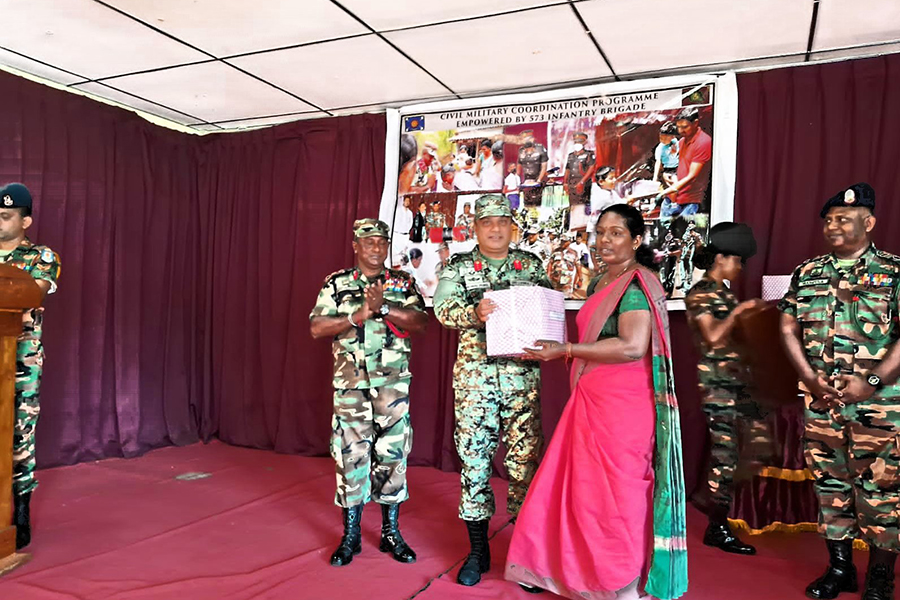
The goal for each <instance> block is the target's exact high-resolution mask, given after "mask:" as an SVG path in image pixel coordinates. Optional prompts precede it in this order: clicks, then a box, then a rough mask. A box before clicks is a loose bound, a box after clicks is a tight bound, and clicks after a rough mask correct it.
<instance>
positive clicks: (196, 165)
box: [0, 56, 900, 526]
mask: <svg viewBox="0 0 900 600" xmlns="http://www.w3.org/2000/svg"><path fill="white" fill-rule="evenodd" d="M898 70H900V57H896V56H893V57H883V58H875V59H867V60H863V61H854V62H846V63H836V64H830V65H816V66H810V67H804V68H797V69H785V70H775V71H768V72H762V73H752V74H743V75H740V76H739V77H738V87H739V95H740V123H739V140H738V172H737V194H736V206H735V210H736V218H737V219H738V220H741V221H746V222H748V223H749V224H750V225H751V226H753V228H754V231H755V232H756V235H757V238H758V240H759V245H760V254H759V255H758V256H757V257H756V258H755V259H753V260H752V261H751V262H750V263H749V266H748V269H747V272H746V274H745V277H744V279H743V282H742V284H741V285H740V286H739V290H738V291H739V294H740V295H741V296H742V297H750V296H752V295H756V294H758V293H759V284H760V278H761V276H762V275H763V274H787V273H789V272H790V271H791V269H792V268H793V267H794V266H795V265H796V264H798V263H799V262H801V261H802V260H804V259H806V258H808V257H810V256H813V255H815V254H818V253H820V252H821V251H822V249H823V244H822V242H821V241H820V240H821V232H820V229H821V221H820V220H819V217H818V211H819V208H820V207H821V204H822V203H823V202H824V200H825V199H826V198H827V197H828V196H830V195H831V194H833V193H835V192H837V191H839V190H841V189H842V188H844V187H846V186H848V185H850V184H852V183H855V182H856V181H860V180H866V181H869V182H870V183H871V184H872V185H874V186H875V189H876V191H877V192H878V197H879V205H878V210H877V214H878V226H877V228H876V236H875V237H876V241H878V243H879V244H880V245H881V246H882V247H883V248H884V249H886V250H889V251H900V248H898V247H896V243H895V242H894V241H893V240H895V239H896V234H897V233H900V218H898V217H900V214H898V211H900V209H898V207H897V206H896V203H894V202H893V201H892V193H893V190H895V189H897V188H898V184H900V181H898V178H900V169H897V168H896V167H895V166H894V164H893V163H894V162H895V158H894V152H893V149H894V148H893V144H892V142H893V141H894V139H895V138H896V136H895V135H892V134H894V133H895V132H900V116H898V114H897V111H896V108H895V107H896V106H900V72H898ZM0 97H2V98H3V99H4V104H3V109H4V110H3V111H2V113H0V181H11V180H19V181H23V182H24V183H26V184H27V185H28V186H29V187H30V188H31V189H32V190H33V191H34V193H35V196H36V198H37V207H36V211H35V225H34V227H33V230H32V237H33V238H34V239H35V240H37V241H39V242H41V243H45V244H48V245H50V246H52V247H53V248H54V249H56V250H57V251H58V252H59V253H60V254H61V256H62V264H63V270H62V278H61V281H60V290H59V292H58V293H57V294H55V295H54V296H51V297H50V298H49V299H48V301H47V304H46V306H47V313H46V333H45V345H46V348H47V354H48V357H47V363H46V369H45V378H44V383H43V390H42V407H43V414H42V418H41V422H40V426H39V430H38V460H39V464H40V465H41V466H44V467H46V466H52V465H56V464H65V463H73V462H78V461H83V460H90V459H96V458H102V457H106V456H123V455H124V456H134V455H137V454H140V453H141V452H144V451H146V450H147V449H149V448H153V447H157V446H163V445H168V444H187V443H191V442H193V441H195V440H197V439H210V438H212V437H219V438H220V439H222V440H223V441H226V442H229V443H232V444H238V445H246V446H252V447H258V448H267V449H274V450H276V451H279V452H296V453H303V454H319V455H324V454H326V453H327V448H328V445H327V442H328V437H329V433H330V424H329V421H330V415H331V387H330V379H331V356H330V351H329V343H328V342H327V341H313V340H311V339H310V338H309V328H308V320H307V315H308V313H309V310H310V309H311V307H312V305H313V303H314V301H315V296H316V292H317V290H318V289H319V286H320V285H321V283H322V281H323V279H324V278H325V276H326V275H327V274H328V273H330V272H332V271H335V270H338V269H341V268H345V267H347V266H350V265H351V264H352V262H353V255H352V250H351V247H350V225H351V223H352V221H353V220H354V219H355V218H359V217H363V216H372V215H375V214H377V212H378V204H379V201H380V195H381V186H382V181H383V175H384V174H383V158H384V157H383V152H384V150H383V148H384V138H385V120H384V117H383V116H372V115H360V116H355V117H345V118H339V119H323V120H313V121H307V122H299V123H293V124H287V125H282V126H278V127H275V128H270V129H265V130H258V131H252V132H245V133H237V134H220V135H214V136H206V137H196V136H189V135H185V134H179V133H175V132H171V131H167V130H164V129H160V128H158V127H156V126H153V125H151V124H149V123H147V122H145V121H143V120H142V119H140V118H139V117H137V116H135V115H133V114H131V113H129V112H127V111H122V110H118V109H115V108H111V107H108V106H105V105H102V104H98V103H95V102H93V101H90V100H87V99H84V98H80V97H77V96H73V95H70V94H67V93H64V92H60V91H57V90H52V89H49V88H46V87H44V86H40V85H38V84H35V83H32V82H29V81H26V80H23V79H20V78H16V77H13V76H10V75H7V74H4V73H0ZM571 317H572V315H570V328H571V326H572V323H571ZM672 337H673V348H674V354H675V369H676V386H677V391H678V395H679V400H680V403H681V415H682V427H683V437H684V450H685V469H686V479H687V483H688V488H689V489H693V488H694V487H695V486H696V484H697V483H698V482H702V473H703V461H704V456H705V445H706V429H705V423H704V419H703V415H702V412H701V411H700V407H699V399H698V397H697V391H696V372H695V371H696V353H695V351H694V349H693V345H692V343H691V341H690V336H689V332H688V330H687V326H686V324H685V322H684V317H683V313H675V314H673V319H672ZM413 348H414V354H413V359H412V370H413V373H414V381H413V388H412V398H413V408H412V418H413V424H414V427H415V444H414V450H413V456H412V462H413V463H414V464H419V465H433V466H436V467H439V468H442V469H453V468H455V467H456V464H457V463H456V455H455V450H454V449H453V440H452V424H453V416H452V401H453V395H452V387H451V367H452V364H453V361H454V359H455V353H456V334H455V333H454V332H450V331H447V330H444V329H442V328H440V327H439V326H438V324H437V322H436V321H434V320H433V319H432V321H431V324H430V327H429V330H428V332H427V334H425V335H424V336H418V337H417V338H415V339H414V342H413ZM567 396H568V386H567V378H566V374H565V370H564V366H563V365H562V364H561V363H560V364H551V365H547V366H546V367H545V369H544V383H543V410H544V426H545V432H546V433H547V434H548V435H549V434H550V433H551V432H552V430H553V427H554V426H555V423H556V420H557V418H558V416H559V414H560V412H561V410H562V407H563V405H564V403H565V401H566V399H567ZM780 418H781V421H779V423H780V424H779V427H780V428H781V429H782V430H783V431H790V430H791V429H790V428H791V427H793V431H794V432H795V433H793V434H791V433H786V434H785V435H787V436H788V437H791V436H793V437H794V438H796V437H797V435H799V434H798V432H799V430H800V429H799V416H798V414H797V413H796V411H794V413H793V415H791V414H785V415H781V417H780ZM780 466H782V467H784V468H788V469H797V468H801V467H802V461H801V460H800V458H799V452H798V450H797V449H796V447H794V450H793V451H789V452H788V453H787V455H786V460H785V463H784V464H783V465H780ZM791 485H793V486H794V487H793V488H791V487H785V486H791ZM810 498H811V496H810V492H809V488H808V484H805V483H799V484H797V483H791V482H788V481H786V480H779V479H774V478H763V479H761V480H757V481H756V482H754V483H753V484H752V486H750V487H749V488H746V489H743V490H742V491H741V494H740V498H739V500H738V506H737V507H736V516H742V518H746V519H747V520H748V522H752V524H753V523H755V524H760V523H763V522H764V521H766V519H767V518H770V517H771V515H772V514H774V512H778V514H779V515H780V516H781V517H783V518H784V520H787V521H788V522H794V521H798V520H809V518H810V515H813V516H814V510H812V509H813V508H814V507H812V505H811V504H810V502H811V500H810ZM811 507H812V508H811ZM811 510H812V512H811ZM767 511H768V512H767ZM779 511H780V512H779ZM763 512H766V513H767V515H768V516H766V515H763V514H762V513H763ZM792 515H793V516H792ZM754 526H755V525H754Z"/></svg>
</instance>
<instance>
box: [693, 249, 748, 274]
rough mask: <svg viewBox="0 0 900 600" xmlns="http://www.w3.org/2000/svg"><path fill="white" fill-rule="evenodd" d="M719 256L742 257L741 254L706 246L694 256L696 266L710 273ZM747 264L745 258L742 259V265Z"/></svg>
mask: <svg viewBox="0 0 900 600" xmlns="http://www.w3.org/2000/svg"><path fill="white" fill-rule="evenodd" d="M719 254H721V255H722V256H724V257H726V258H727V257H729V256H740V255H739V254H732V253H731V252H725V251H723V250H720V249H719V248H717V247H716V246H715V245H713V244H706V245H705V246H701V247H700V248H698V249H697V252H696V253H695V254H694V266H695V267H697V268H698V269H701V270H703V271H708V270H710V269H711V268H712V266H713V265H714V264H715V262H716V256H718V255H719ZM746 262H747V261H746V260H744V259H743V258H742V259H741V263H746Z"/></svg>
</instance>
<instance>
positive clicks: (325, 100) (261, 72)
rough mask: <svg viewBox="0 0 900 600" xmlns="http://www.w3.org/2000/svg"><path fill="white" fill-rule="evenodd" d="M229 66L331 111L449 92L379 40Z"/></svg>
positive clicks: (355, 41) (354, 41) (297, 50)
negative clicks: (256, 76)
mask: <svg viewBox="0 0 900 600" xmlns="http://www.w3.org/2000/svg"><path fill="white" fill-rule="evenodd" d="M228 62H231V63H233V64H236V65H238V66H239V67H241V68H242V69H245V70H247V71H249V72H251V73H253V74H255V75H258V76H259V77H262V78H263V79H265V80H267V81H271V82H272V83H274V84H276V85H278V86H279V87H282V88H284V89H286V90H290V91H291V92H293V93H294V94H297V95H298V96H301V97H302V98H305V99H307V100H309V101H310V102H312V103H314V104H317V105H319V106H321V107H322V108H326V109H327V108H331V107H341V106H356V105H363V104H376V103H381V102H387V101H390V100H397V99H403V98H424V97H434V96H440V95H444V94H446V93H447V90H446V89H445V88H444V87H443V86H441V85H440V84H439V83H438V82H436V81H435V80H434V79H432V78H431V77H430V76H429V75H428V74H427V73H425V72H424V71H422V69H420V68H419V67H417V66H416V65H414V64H413V63H412V62H410V61H409V60H408V59H406V58H405V57H404V56H403V55H402V54H400V53H399V52H397V51H396V50H394V49H393V48H391V47H390V45H389V44H386V43H385V42H384V41H383V40H381V39H379V38H378V37H377V36H375V35H369V36H365V37H358V38H351V39H346V40H336V41H333V42H325V43H322V44H315V45H312V46H303V47H300V48H291V49H288V50H278V51H275V52H266V53H264V54H254V55H251V56H243V57H238V58H232V59H229V60H228Z"/></svg>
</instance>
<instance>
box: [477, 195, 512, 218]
mask: <svg viewBox="0 0 900 600" xmlns="http://www.w3.org/2000/svg"><path fill="white" fill-rule="evenodd" d="M486 217H512V210H510V208H509V201H508V200H507V199H506V198H505V197H504V196H501V195H500V194H485V195H484V196H481V197H480V198H478V200H476V201H475V219H476V220H477V219H484V218H486Z"/></svg>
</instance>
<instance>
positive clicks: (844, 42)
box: [813, 0, 900, 50]
mask: <svg viewBox="0 0 900 600" xmlns="http://www.w3.org/2000/svg"><path fill="white" fill-rule="evenodd" d="M896 41H900V2H897V0H827V1H826V2H819V18H818V21H817V23H816V37H815V39H814V40H813V50H830V49H832V48H846V47H848V46H859V45H862V44H873V43H878V42H896Z"/></svg>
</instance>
